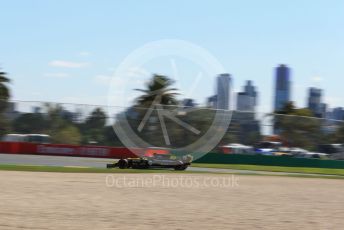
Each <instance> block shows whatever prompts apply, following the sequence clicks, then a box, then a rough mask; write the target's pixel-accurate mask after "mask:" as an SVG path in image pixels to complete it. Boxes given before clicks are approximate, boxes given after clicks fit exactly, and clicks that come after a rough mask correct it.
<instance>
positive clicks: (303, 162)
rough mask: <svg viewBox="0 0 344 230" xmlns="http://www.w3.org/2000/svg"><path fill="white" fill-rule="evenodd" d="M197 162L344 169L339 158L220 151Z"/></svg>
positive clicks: (209, 154) (342, 162)
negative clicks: (311, 157)
mask: <svg viewBox="0 0 344 230" xmlns="http://www.w3.org/2000/svg"><path fill="white" fill-rule="evenodd" d="M195 163H208V164H245V165H266V166H286V167H308V168H333V169H344V161H339V160H321V159H307V158H295V157H290V156H262V155H238V154H228V155H225V154H218V153H208V154H206V155H205V156H203V157H201V158H200V159H198V160H196V161H195Z"/></svg>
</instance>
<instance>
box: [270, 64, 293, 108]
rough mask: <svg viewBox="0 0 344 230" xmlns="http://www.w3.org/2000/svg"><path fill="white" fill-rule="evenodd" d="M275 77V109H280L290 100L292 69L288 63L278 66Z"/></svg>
mask: <svg viewBox="0 0 344 230" xmlns="http://www.w3.org/2000/svg"><path fill="white" fill-rule="evenodd" d="M275 78H276V79H275V106H274V109H275V111H280V110H282V109H283V107H284V105H285V104H286V103H287V102H288V101H290V94H291V93H290V69H289V68H288V67H287V66H286V65H280V66H278V67H277V68H276V76H275Z"/></svg>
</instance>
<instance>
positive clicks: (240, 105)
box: [237, 92, 254, 112]
mask: <svg viewBox="0 0 344 230" xmlns="http://www.w3.org/2000/svg"><path fill="white" fill-rule="evenodd" d="M237 110H238V111H245V112H253V111H254V97H251V96H249V95H247V94H246V93H245V92H240V93H238V94H237Z"/></svg>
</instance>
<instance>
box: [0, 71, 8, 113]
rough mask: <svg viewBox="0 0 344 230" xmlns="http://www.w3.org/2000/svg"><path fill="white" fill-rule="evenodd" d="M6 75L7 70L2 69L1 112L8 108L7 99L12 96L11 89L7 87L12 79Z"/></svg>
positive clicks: (0, 78) (0, 85) (0, 83)
mask: <svg viewBox="0 0 344 230" xmlns="http://www.w3.org/2000/svg"><path fill="white" fill-rule="evenodd" d="M6 75H7V74H6V73H5V72H1V71H0V112H1V111H3V110H4V109H5V108H6V104H7V101H8V99H9V98H10V90H9V89H8V87H7V83H9V82H10V79H8V78H7V77H6Z"/></svg>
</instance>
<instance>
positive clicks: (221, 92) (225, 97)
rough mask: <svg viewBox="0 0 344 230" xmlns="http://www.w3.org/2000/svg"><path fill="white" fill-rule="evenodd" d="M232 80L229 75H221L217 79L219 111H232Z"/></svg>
mask: <svg viewBox="0 0 344 230" xmlns="http://www.w3.org/2000/svg"><path fill="white" fill-rule="evenodd" d="M231 83H232V78H231V75H230V74H228V73H224V74H220V75H219V76H218V77H217V87H216V88H217V102H216V103H217V106H216V108H217V109H225V110H229V109H230V99H231Z"/></svg>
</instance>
